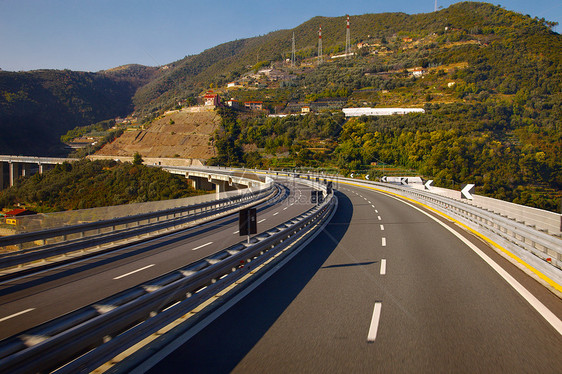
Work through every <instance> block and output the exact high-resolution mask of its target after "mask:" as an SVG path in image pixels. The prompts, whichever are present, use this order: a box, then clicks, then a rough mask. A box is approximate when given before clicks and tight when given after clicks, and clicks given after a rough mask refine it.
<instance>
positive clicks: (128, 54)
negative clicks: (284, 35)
mask: <svg viewBox="0 0 562 374" xmlns="http://www.w3.org/2000/svg"><path fill="white" fill-rule="evenodd" d="M456 2H457V1H445V0H438V6H442V7H444V8H446V7H448V6H449V5H451V4H453V3H456ZM493 4H495V5H501V6H503V7H504V8H506V9H509V10H514V11H517V12H520V13H523V14H529V15H531V16H532V17H535V16H536V17H539V18H542V17H544V18H545V19H547V20H549V21H554V22H558V23H560V24H562V0H534V1H528V0H527V1H523V0H510V1H499V0H498V1H496V2H493ZM433 9H434V0H416V1H414V0H394V1H382V0H348V1H341V0H322V1H320V0H282V1H263V0H262V1H255V0H237V1H232V0H215V1H204V0H197V1H194V0H183V1H179V0H174V1H172V0H152V1H148V0H0V69H2V70H9V71H22V70H34V69H71V70H80V71H99V70H103V69H109V68H112V67H116V66H120V65H125V64H130V63H138V64H143V65H149V66H159V65H164V64H167V63H170V62H173V61H176V60H179V59H181V58H183V57H184V56H186V55H191V54H197V53H200V52H202V51H203V50H205V49H207V48H211V47H214V46H215V45H217V44H220V43H224V42H227V41H231V40H235V39H241V38H247V37H252V36H258V35H263V34H266V33H268V32H270V31H274V30H279V29H288V28H293V27H295V26H297V25H299V24H301V23H303V22H305V21H307V20H309V19H310V18H312V17H314V16H342V15H345V14H350V15H358V14H365V13H382V12H404V13H408V14H416V13H428V12H431V11H433ZM561 30H562V26H557V27H556V28H555V29H554V31H556V32H558V33H560V32H561Z"/></svg>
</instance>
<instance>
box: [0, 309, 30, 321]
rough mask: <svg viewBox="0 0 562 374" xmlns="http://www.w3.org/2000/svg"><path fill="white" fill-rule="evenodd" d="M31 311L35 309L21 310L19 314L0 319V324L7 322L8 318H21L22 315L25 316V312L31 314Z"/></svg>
mask: <svg viewBox="0 0 562 374" xmlns="http://www.w3.org/2000/svg"><path fill="white" fill-rule="evenodd" d="M32 310H35V308H29V309H26V310H22V311H21V312H17V313H14V314H12V315H10V316H7V317H4V318H0V322H4V321H7V320H9V319H10V318H14V317H17V316H21V315H22V314H25V313H27V312H31V311H32Z"/></svg>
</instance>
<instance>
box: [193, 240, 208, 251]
mask: <svg viewBox="0 0 562 374" xmlns="http://www.w3.org/2000/svg"><path fill="white" fill-rule="evenodd" d="M211 244H213V242H208V243H205V244H202V245H200V246H199V247H195V248H191V250H192V251H196V250H198V249H201V248H203V247H206V246H208V245H211Z"/></svg>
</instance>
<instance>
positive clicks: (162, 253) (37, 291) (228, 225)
mask: <svg viewBox="0 0 562 374" xmlns="http://www.w3.org/2000/svg"><path fill="white" fill-rule="evenodd" d="M310 190H311V188H310V187H308V186H306V185H304V184H301V183H298V182H297V183H295V182H293V181H291V180H288V181H286V182H285V183H284V184H283V188H282V191H283V197H282V199H281V200H279V201H277V202H275V203H272V202H266V203H263V204H261V205H260V206H258V217H257V219H258V231H259V232H261V231H266V230H268V229H270V228H272V227H275V226H277V225H279V224H281V223H282V222H285V221H286V220H288V219H290V218H292V217H294V216H297V215H299V214H301V213H303V212H304V211H306V210H308V209H309V208H310V207H311V206H312V205H311V204H310V202H309V200H310ZM244 239H245V238H242V237H240V236H239V233H238V215H237V214H234V215H231V216H228V217H225V218H223V219H219V220H215V221H212V222H210V223H207V224H204V225H200V226H197V227H194V228H191V229H187V230H182V231H180V232H177V233H174V234H171V235H166V236H163V237H160V238H157V239H153V240H148V241H145V242H142V243H139V244H135V245H130V246H127V247H125V248H122V249H120V250H116V251H112V252H110V253H107V254H101V255H98V256H94V257H90V258H88V259H83V260H77V261H75V262H72V263H70V264H65V265H61V266H56V267H53V268H51V269H48V270H44V271H40V272H37V273H32V274H27V275H25V276H21V277H17V278H12V279H9V280H5V281H2V282H1V283H0V339H4V338H7V337H9V336H12V335H15V334H18V333H21V332H23V331H25V330H27V329H29V328H31V327H34V326H37V325H39V324H41V323H44V322H46V321H49V320H52V319H54V318H57V317H59V316H62V315H64V314H66V313H68V312H71V311H74V310H76V309H78V308H81V307H84V306H86V305H89V304H92V303H95V302H96V301H98V300H101V299H103V298H106V297H108V296H111V295H113V294H116V293H118V292H120V291H123V290H126V289H128V288H131V287H134V286H136V285H139V284H142V283H144V282H147V281H149V280H151V279H153V278H156V277H157V276H160V275H162V274H166V273H168V272H170V271H173V270H176V269H178V268H181V267H183V266H185V265H187V264H190V263H193V262H196V261H198V260H200V259H202V258H205V257H207V256H209V255H211V254H213V253H216V252H218V251H220V250H222V249H224V248H227V247H229V246H231V245H233V244H236V243H238V242H240V241H241V240H244ZM0 344H1V343H0Z"/></svg>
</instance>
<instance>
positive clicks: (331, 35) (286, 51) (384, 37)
mask: <svg viewBox="0 0 562 374" xmlns="http://www.w3.org/2000/svg"><path fill="white" fill-rule="evenodd" d="M320 26H322V34H323V35H322V39H323V51H324V54H325V55H326V58H328V59H329V58H330V55H333V54H337V53H342V52H343V51H344V49H345V15H342V16H341V17H330V18H328V17H315V18H312V19H311V20H309V21H307V22H305V23H303V24H301V25H299V26H297V27H295V28H294V29H289V30H279V31H274V32H271V33H269V34H267V35H263V36H259V37H254V38H248V39H242V40H236V41H232V42H229V43H224V44H221V45H219V46H217V47H214V48H210V49H208V50H206V51H204V52H202V53H201V54H198V55H194V56H187V57H185V58H184V59H182V60H179V61H176V62H174V63H172V64H169V65H168V66H169V67H170V69H169V70H167V71H166V72H165V73H164V74H162V75H161V76H159V77H158V78H157V79H155V80H153V81H152V82H150V84H148V85H146V86H144V87H142V88H141V89H140V90H139V91H138V92H137V94H136V95H135V98H134V102H135V106H136V108H137V110H139V111H140V112H141V113H149V112H154V111H158V110H162V109H164V108H167V107H170V106H172V105H173V103H174V101H175V100H177V98H185V97H189V96H190V95H196V94H199V93H200V92H201V91H202V90H204V89H207V88H209V86H210V84H212V85H213V87H221V86H224V85H225V84H226V83H227V82H230V81H233V80H236V79H237V78H238V77H239V76H240V75H241V74H243V73H246V72H248V71H249V70H251V69H252V68H254V67H256V66H259V65H264V64H270V63H274V62H281V61H284V60H285V59H287V58H290V57H291V44H292V35H293V32H294V34H295V36H296V40H295V43H296V52H297V53H296V55H297V60H298V61H303V60H305V59H306V58H310V57H314V56H316V54H317V50H318V47H317V45H318V44H317V43H318V29H319V27H320ZM552 26H553V24H552V23H550V22H548V21H546V20H544V19H536V18H531V17H530V16H527V15H522V14H519V13H515V12H512V11H509V10H505V9H502V8H501V7H499V6H494V5H490V4H487V3H477V2H463V3H457V4H454V5H451V6H450V7H449V8H447V9H442V10H440V11H438V12H433V13H424V14H416V15H407V14H404V13H382V14H365V15H352V16H351V30H352V31H351V44H352V46H353V47H354V48H355V46H356V45H357V43H359V42H367V43H371V44H372V43H378V44H382V45H384V46H386V47H387V48H388V51H390V52H391V53H392V52H394V53H395V56H394V57H395V58H393V59H390V60H389V61H387V64H386V66H380V65H379V64H376V63H375V64H374V66H372V67H371V69H370V70H369V69H363V72H365V71H385V70H396V69H404V68H412V67H415V66H424V67H425V66H428V65H431V64H443V63H446V62H454V61H464V62H469V64H470V65H471V66H474V68H480V66H477V65H472V64H481V63H482V62H484V61H483V60H482V58H483V57H484V58H494V59H496V58H497V59H498V60H494V61H492V62H493V66H484V67H485V68H486V70H483V71H482V74H481V75H480V76H478V79H479V80H480V81H488V80H490V78H491V77H490V76H488V75H487V71H489V70H495V71H494V74H496V75H497V76H496V77H493V78H495V80H491V81H490V82H488V83H489V84H490V85H499V83H502V82H503V80H502V82H498V79H500V80H501V78H503V77H506V74H507V73H508V72H509V71H510V70H513V69H514V68H516V67H517V65H515V66H514V65H513V63H514V61H513V60H514V57H515V56H510V51H511V50H512V49H517V50H522V52H524V53H525V56H526V58H527V64H528V65H529V64H535V62H538V63H544V62H546V63H547V64H548V65H553V64H554V65H556V66H558V65H559V63H558V62H559V61H560V58H561V48H562V47H561V45H562V43H561V39H560V35H558V34H556V33H553V32H552V31H551V29H550V27H552ZM430 35H433V36H435V42H434V43H427V44H423V45H418V46H417V47H415V50H414V51H412V52H415V53H408V54H407V55H404V54H402V53H401V51H400V47H399V44H400V43H399V42H400V41H401V40H402V39H405V38H411V39H413V41H414V42H415V41H416V40H420V39H422V38H427V37H428V36H430ZM467 41H472V42H474V43H475V44H477V43H479V45H486V46H488V45H490V46H493V47H494V48H492V49H490V51H493V53H488V56H481V54H482V52H481V51H479V50H478V48H477V45H471V46H468V47H467V46H466V45H464V46H463V45H458V46H456V45H455V43H459V44H462V42H467ZM445 44H449V45H447V46H446V48H444V47H445ZM498 48H500V49H501V50H497V49H498ZM457 53H461V55H457ZM405 57H407V58H405ZM504 57H507V59H505V58H504ZM467 60H468V61H467ZM535 66H536V65H535ZM525 78H526V77H523V76H514V77H510V80H511V81H512V82H511V83H509V82H505V83H504V86H506V85H512V86H513V85H515V84H519V83H524V82H525ZM347 88H349V89H357V88H360V84H357V83H356V82H355V81H354V82H350V83H349V84H348V87H347ZM513 89H514V88H511V89H509V90H508V91H512V90H513ZM292 98H295V99H298V98H300V97H299V96H298V95H297V96H295V95H293V96H292Z"/></svg>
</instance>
